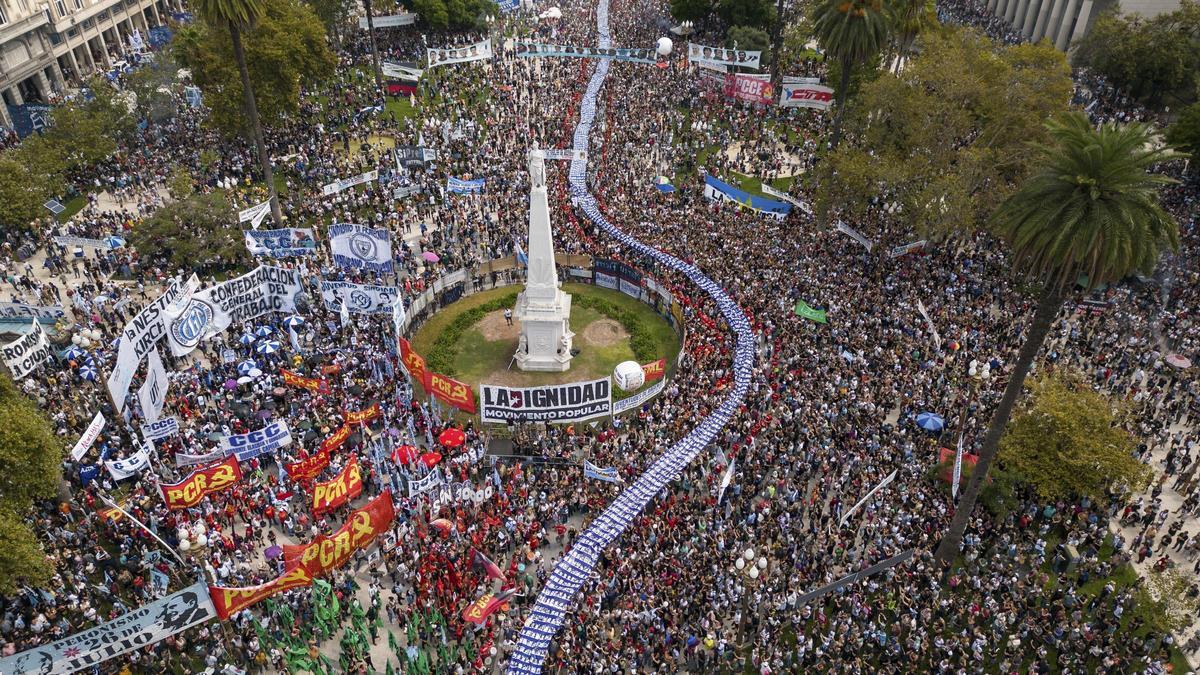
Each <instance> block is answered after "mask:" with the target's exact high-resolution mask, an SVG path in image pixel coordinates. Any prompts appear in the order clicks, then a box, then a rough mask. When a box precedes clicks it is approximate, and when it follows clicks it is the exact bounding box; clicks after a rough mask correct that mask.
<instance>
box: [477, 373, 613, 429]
mask: <svg viewBox="0 0 1200 675" xmlns="http://www.w3.org/2000/svg"><path fill="white" fill-rule="evenodd" d="M479 393H480V397H479V398H480V414H479V417H480V420H482V421H483V422H495V423H500V424H503V423H507V422H578V421H580V420H590V419H592V418H594V417H604V416H607V415H610V414H612V387H611V386H610V384H609V379H608V378H607V377H605V378H601V379H599V380H589V381H586V382H571V383H569V384H554V385H549V386H545V387H506V386H503V385H498V384H481V385H479Z"/></svg>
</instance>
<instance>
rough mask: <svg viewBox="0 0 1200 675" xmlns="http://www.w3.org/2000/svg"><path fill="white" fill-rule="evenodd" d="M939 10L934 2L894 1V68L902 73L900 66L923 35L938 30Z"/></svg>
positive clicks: (929, 0) (926, 0)
mask: <svg viewBox="0 0 1200 675" xmlns="http://www.w3.org/2000/svg"><path fill="white" fill-rule="evenodd" d="M937 25H938V18H937V10H936V9H935V8H934V5H933V0H893V1H892V30H893V31H894V33H895V36H894V41H895V47H896V61H895V64H894V67H893V70H894V71H895V72H897V73H898V72H900V64H901V63H902V61H903V60H904V58H905V57H906V56H908V53H909V52H910V51H912V46H913V43H914V42H916V41H917V36H918V35H920V34H921V33H923V32H925V31H927V30H930V29H932V28H936V27H937Z"/></svg>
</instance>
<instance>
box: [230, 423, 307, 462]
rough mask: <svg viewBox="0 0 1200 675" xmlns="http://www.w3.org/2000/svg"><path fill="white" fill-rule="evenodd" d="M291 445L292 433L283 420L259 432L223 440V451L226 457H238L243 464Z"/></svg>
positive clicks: (234, 435)
mask: <svg viewBox="0 0 1200 675" xmlns="http://www.w3.org/2000/svg"><path fill="white" fill-rule="evenodd" d="M291 444H292V432H291V431H290V430H289V429H288V425H287V422H285V421H283V420H279V421H277V422H272V423H271V424H268V425H267V426H265V427H263V428H262V429H259V430H257V431H251V432H248V433H244V434H230V435H229V436H224V437H222V438H221V450H222V451H223V452H224V453H225V455H226V456H229V455H237V458H238V461H241V462H245V461H248V460H250V459H253V458H255V457H257V456H259V455H261V454H262V453H264V452H274V451H276V450H278V449H279V448H282V447H285V446H288V445H291Z"/></svg>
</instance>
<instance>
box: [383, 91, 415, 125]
mask: <svg viewBox="0 0 1200 675" xmlns="http://www.w3.org/2000/svg"><path fill="white" fill-rule="evenodd" d="M383 114H384V115H386V116H387V117H388V118H389V119H390V118H391V116H392V115H393V114H395V115H396V121H397V122H403V121H404V120H406V119H408V118H410V117H416V116H417V108H416V107H415V106H414V105H413V104H412V103H410V102H409V100H408V97H407V96H396V97H392V96H388V97H387V102H386V103H384V104H383Z"/></svg>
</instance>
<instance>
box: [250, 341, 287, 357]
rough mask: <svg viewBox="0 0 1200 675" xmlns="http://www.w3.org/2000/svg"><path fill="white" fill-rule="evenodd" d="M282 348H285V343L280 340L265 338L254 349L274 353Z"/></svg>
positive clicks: (259, 351) (262, 352)
mask: <svg viewBox="0 0 1200 675" xmlns="http://www.w3.org/2000/svg"><path fill="white" fill-rule="evenodd" d="M280 349H283V343H282V342H280V341H279V340H263V341H262V342H260V343H258V345H257V346H256V347H255V348H254V351H256V352H258V353H259V354H274V353H275V352H277V351H279V350H280Z"/></svg>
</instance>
